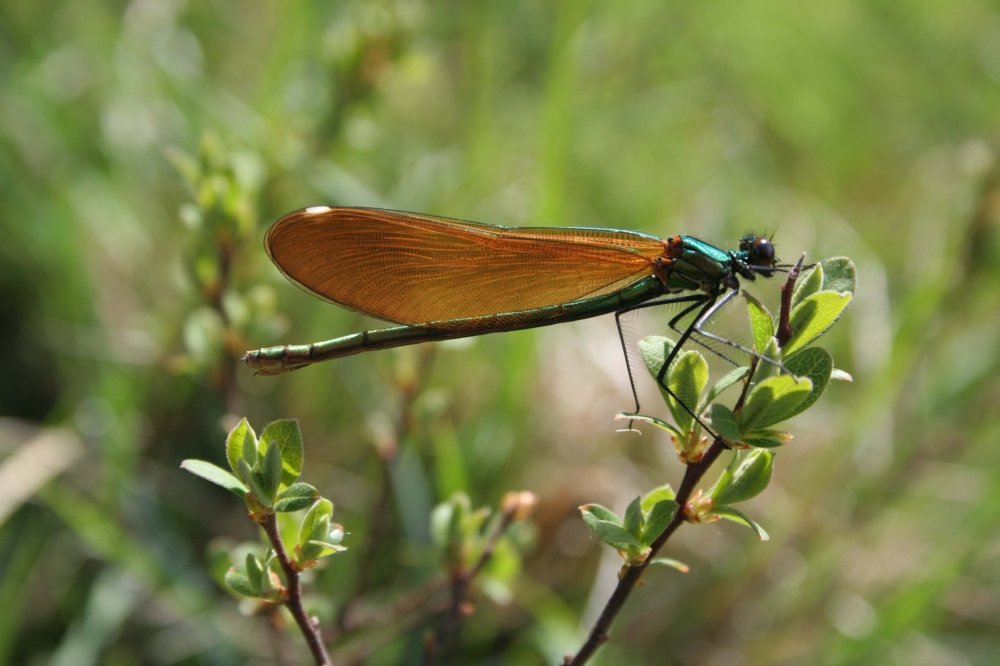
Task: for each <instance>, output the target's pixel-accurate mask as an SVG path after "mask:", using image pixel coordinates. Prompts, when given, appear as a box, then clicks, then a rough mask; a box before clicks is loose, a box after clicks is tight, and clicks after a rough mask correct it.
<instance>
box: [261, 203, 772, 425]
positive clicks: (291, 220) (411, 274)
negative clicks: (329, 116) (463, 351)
mask: <svg viewBox="0 0 1000 666" xmlns="http://www.w3.org/2000/svg"><path fill="white" fill-rule="evenodd" d="M265 247H266V249H267V252H268V254H269V255H270V257H271V259H272V261H274V263H275V264H276V265H277V266H278V268H279V269H280V270H281V272H282V273H284V275H285V276H286V277H287V278H288V279H289V280H291V281H292V282H294V283H295V284H297V285H299V286H300V287H302V288H303V289H305V290H306V291H308V292H310V293H312V294H314V295H316V296H319V297H320V298H323V299H325V300H327V301H330V302H333V303H336V304H337V305H340V306H343V307H346V308H350V309H352V310H355V311H357V312H360V313H362V314H365V315H369V316H372V317H376V318H378V319H383V320H386V321H390V322H394V323H396V324H399V325H398V326H393V327H391V328H382V329H375V330H370V331H362V332H360V333H354V334H351V335H346V336H343V337H339V338H334V339H332V340H327V341H324V342H315V343H312V344H308V345H284V346H278V347H268V348H265V349H258V350H256V351H251V352H247V354H246V355H245V356H244V357H243V361H244V362H245V363H246V364H247V365H248V366H250V367H251V368H253V369H254V370H255V371H257V372H258V373H260V374H265V375H273V374H279V373H282V372H286V371H288V370H295V369H298V368H301V367H304V366H307V365H311V364H313V363H316V362H319V361H325V360H328V359H333V358H339V357H341V356H349V355H351V354H357V353H360V352H364V351H370V350H375V349H387V348H390V347H399V346H403V345H411V344H416V343H419V342H427V341H431V340H449V339H453V338H463V337H468V336H474V335H484V334H486V333H495V332H500V331H513V330H519V329H525V328H533V327H536V326H548V325H549V324H558V323H561V322H568V321H574V320H578V319H586V318H588V317H596V316H598V315H602V314H608V313H612V312H613V313H615V317H616V321H617V322H618V324H619V327H618V328H619V333H620V332H621V325H620V321H618V319H619V318H620V317H621V315H622V314H624V313H626V312H629V311H631V310H637V309H640V308H646V307H650V306H654V305H663V304H667V303H674V304H684V305H685V307H684V308H683V309H682V311H681V312H680V313H679V314H677V315H676V316H675V317H673V319H671V320H670V323H669V325H670V327H671V328H673V329H674V330H676V331H677V332H678V333H680V337H679V339H678V340H677V343H676V344H675V345H674V346H673V348H672V350H671V352H670V354H669V355H668V356H667V358H666V360H665V363H664V365H663V367H662V368H661V369H660V372H659V375H658V376H657V383H658V384H659V385H660V386H662V387H664V388H665V389H666V390H667V391H668V392H669V391H670V389H669V388H667V386H666V382H665V381H664V377H665V375H666V372H667V368H668V367H669V365H670V363H671V361H672V360H673V358H674V357H675V356H676V354H677V353H678V351H679V350H680V349H681V347H682V346H683V345H684V343H685V342H686V341H687V340H688V338H690V336H691V335H692V333H698V334H699V335H702V336H705V337H707V338H709V339H714V340H717V341H720V342H726V343H727V344H732V343H729V342H728V341H726V340H724V339H722V338H720V337H718V336H715V335H713V334H712V333H710V332H708V331H705V330H703V328H702V325H703V324H704V322H705V321H706V320H707V319H708V318H709V317H711V315H712V313H714V312H715V311H716V310H717V309H718V308H720V307H721V306H722V305H723V304H725V303H726V302H728V301H729V300H730V299H732V298H733V297H734V296H735V295H736V294H737V293H738V291H739V278H746V279H748V280H753V279H755V278H756V276H758V275H761V276H763V277H771V275H773V273H774V272H775V271H776V270H781V268H782V267H781V266H779V265H777V264H776V262H775V256H774V246H773V244H772V243H771V241H770V239H768V238H765V237H763V236H745V237H743V238H741V239H740V241H739V245H738V247H737V248H736V249H734V250H722V249H719V248H717V247H715V246H713V245H710V244H708V243H706V242H704V241H701V240H699V239H697V238H694V237H691V236H681V235H676V236H670V237H668V238H665V239H660V238H657V237H655V236H650V235H647V234H642V233H638V232H634V231H621V230H616V229H601V228H587V227H501V226H494V225H488V224H480V223H476V222H465V221H462V220H454V219H449V218H444V217H436V216H433V215H423V214H418V213H404V212H398V211H391V210H382V209H377V208H346V207H330V206H317V207H312V208H305V209H302V210H298V211H295V212H292V213H289V214H288V215H285V216H284V217H282V218H281V219H280V220H278V221H277V222H275V223H274V224H273V225H272V226H271V228H270V229H268V231H267V235H266V238H265ZM695 311H697V314H696V315H695V316H694V318H693V320H692V322H691V324H690V325H689V326H687V327H685V328H683V329H680V328H678V327H677V322H679V321H680V320H681V319H682V318H683V317H685V316H687V315H689V314H691V313H692V312H695ZM622 344H623V348H624V339H623V343H622ZM627 361H628V357H627V355H626V362H627ZM629 378H630V380H631V372H629ZM634 393H635V387H634V384H633V395H634ZM638 409H639V404H638V399H636V411H638Z"/></svg>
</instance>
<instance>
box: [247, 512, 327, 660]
mask: <svg viewBox="0 0 1000 666" xmlns="http://www.w3.org/2000/svg"><path fill="white" fill-rule="evenodd" d="M259 522H260V526H261V527H263V528H264V532H265V533H266V534H267V538H268V540H269V541H270V542H271V547H272V548H273V549H274V553H275V555H276V556H277V559H278V563H279V564H280V565H281V570H282V571H283V572H284V573H285V599H284V601H283V602H282V603H284V605H285V607H286V608H288V611H289V612H290V613H291V614H292V617H293V618H295V623H296V624H298V625H299V630H300V631H301V632H302V635H303V637H305V639H306V644H307V645H308V646H309V651H310V652H312V656H313V661H315V662H316V666H331V663H332V662H331V661H330V657H329V656H328V655H327V653H326V647H324V645H323V638H322V637H321V636H320V631H319V623H318V622H316V621H315V620H313V619H311V618H310V617H309V616H308V615H306V611H305V607H304V606H303V605H302V584H301V582H300V581H299V570H298V568H297V567H296V566H295V564H294V563H292V561H291V559H290V558H289V557H288V552H287V551H286V550H285V544H284V543H283V542H282V541H281V535H280V534H279V533H278V519H277V516H276V514H274V513H270V512H269V513H267V514H265V515H264V516H263V517H262V518H261V520H260V521H259Z"/></svg>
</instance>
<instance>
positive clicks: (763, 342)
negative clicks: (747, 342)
mask: <svg viewBox="0 0 1000 666" xmlns="http://www.w3.org/2000/svg"><path fill="white" fill-rule="evenodd" d="M743 297H744V298H745V299H747V310H748V311H749V312H750V330H751V331H752V332H753V348H754V350H756V351H757V352H758V353H763V352H762V351H761V350H762V349H764V348H765V347H766V346H767V341H768V340H770V339H771V338H772V337H774V317H772V316H771V313H770V312H768V310H767V308H766V307H764V304H763V303H761V302H760V301H758V300H757V299H756V298H754V297H753V296H751V295H750V294H748V293H746V292H743Z"/></svg>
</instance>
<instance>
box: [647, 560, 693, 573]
mask: <svg viewBox="0 0 1000 666" xmlns="http://www.w3.org/2000/svg"><path fill="white" fill-rule="evenodd" d="M649 564H650V565H654V564H655V565H657V566H661V567H670V568H671V569H677V570H678V571H680V572H681V573H687V572H689V571H691V567H689V566H688V565H686V564H685V563H683V562H681V561H680V560H675V559H673V558H672V557H655V558H653V559H651V560H650V561H649Z"/></svg>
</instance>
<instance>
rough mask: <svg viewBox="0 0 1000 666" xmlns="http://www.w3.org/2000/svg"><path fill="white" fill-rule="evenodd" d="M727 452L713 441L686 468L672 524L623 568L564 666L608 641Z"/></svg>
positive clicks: (583, 658) (581, 661) (581, 659)
mask: <svg viewBox="0 0 1000 666" xmlns="http://www.w3.org/2000/svg"><path fill="white" fill-rule="evenodd" d="M726 448H728V447H727V446H726V444H725V443H724V442H723V441H722V439H721V438H716V439H715V441H713V442H712V445H711V446H710V447H709V448H708V450H707V451H706V452H705V456H704V457H703V458H702V459H701V460H699V461H698V462H696V463H692V464H689V465H688V466H687V469H686V470H685V471H684V478H683V480H682V481H681V485H680V488H679V489H678V491H677V497H676V500H675V501H676V502H677V505H678V507H677V513H676V514H675V515H674V518H673V520H671V521H670V523H669V524H668V525H667V527H666V529H664V530H663V532H661V533H660V536H658V537H656V540H655V541H653V543H651V544H650V546H649V555H648V556H647V557H646V559H644V560H643V561H642V562H641V563H640V564H636V565H633V566H627V567H625V572H624V573H623V574H622V575H621V576H620V577H619V579H618V585H616V586H615V590H614V592H612V593H611V596H610V597H609V598H608V601H607V603H606V604H605V605H604V609H603V610H602V611H601V614H600V616H599V617H598V618H597V621H596V622H594V626H593V627H592V628H591V629H590V634H589V635H588V636H587V640H586V642H584V644H583V646H582V647H581V648H580V649H579V651H578V652H577V653H576V654H575V655H573V656H572V657H567V658H566V660H565V661H563V664H565V666H579V665H580V664H585V663H587V661H588V660H589V659H590V658H591V657H592V656H593V655H594V653H595V652H596V651H597V648H599V647H600V646H601V645H602V644H603V643H604V642H605V641H607V640H608V630H609V629H610V628H611V623H612V622H614V620H615V618H616V617H617V616H618V613H619V612H621V609H622V608H623V607H624V605H625V602H626V601H628V598H629V596H631V594H632V591H633V590H635V588H636V586H637V585H638V583H639V580H640V579H641V578H642V574H643V572H645V571H646V569H647V567H649V565H650V563H651V562H652V561H653V560H654V559H655V558H656V555H657V553H658V552H659V551H660V549H661V548H662V547H663V545H664V544H665V543H666V542H667V540H668V539H670V537H671V536H672V535H673V533H674V532H675V531H677V528H678V527H680V526H681V524H682V523H683V522H684V520H685V518H684V505H685V504H686V503H687V501H688V499H690V497H691V493H692V492H694V488H695V485H697V483H698V481H700V480H701V477H703V476H704V475H705V472H706V471H708V468H709V467H711V466H712V463H714V462H715V461H716V459H717V458H718V457H719V456H720V455H721V454H722V452H723V450H725V449H726Z"/></svg>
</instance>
